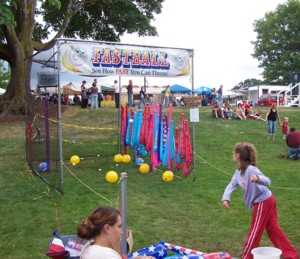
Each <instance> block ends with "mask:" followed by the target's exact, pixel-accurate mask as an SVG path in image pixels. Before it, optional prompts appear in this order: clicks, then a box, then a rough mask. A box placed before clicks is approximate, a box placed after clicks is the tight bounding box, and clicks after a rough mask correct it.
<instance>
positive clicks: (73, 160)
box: [70, 156, 80, 165]
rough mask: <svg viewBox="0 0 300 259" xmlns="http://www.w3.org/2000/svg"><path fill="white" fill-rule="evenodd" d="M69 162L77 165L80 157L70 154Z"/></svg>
mask: <svg viewBox="0 0 300 259" xmlns="http://www.w3.org/2000/svg"><path fill="white" fill-rule="evenodd" d="M70 162H71V164H72V165H77V164H79V163H80V158H79V156H71V158H70Z"/></svg>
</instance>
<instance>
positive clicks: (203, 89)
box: [195, 86, 212, 94]
mask: <svg viewBox="0 0 300 259" xmlns="http://www.w3.org/2000/svg"><path fill="white" fill-rule="evenodd" d="M211 90H212V89H211V88H209V87H206V86H200V87H199V88H196V89H195V93H196V94H203V93H204V92H205V93H206V94H210V93H211Z"/></svg>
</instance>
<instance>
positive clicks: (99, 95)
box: [94, 78, 103, 107]
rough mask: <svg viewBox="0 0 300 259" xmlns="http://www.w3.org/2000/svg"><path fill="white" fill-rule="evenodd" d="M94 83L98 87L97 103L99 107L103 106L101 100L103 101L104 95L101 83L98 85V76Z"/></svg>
mask: <svg viewBox="0 0 300 259" xmlns="http://www.w3.org/2000/svg"><path fill="white" fill-rule="evenodd" d="M94 83H95V84H96V86H97V88H98V100H97V105H98V107H101V102H102V101H103V95H102V91H101V85H100V86H98V80H97V78H95V79H94Z"/></svg>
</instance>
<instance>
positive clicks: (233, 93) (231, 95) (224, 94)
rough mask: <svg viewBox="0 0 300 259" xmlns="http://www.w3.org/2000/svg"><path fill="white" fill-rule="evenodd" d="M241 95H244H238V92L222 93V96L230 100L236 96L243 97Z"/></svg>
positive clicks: (228, 91)
mask: <svg viewBox="0 0 300 259" xmlns="http://www.w3.org/2000/svg"><path fill="white" fill-rule="evenodd" d="M243 95H245V94H243V93H240V92H234V91H230V90H227V91H224V93H223V96H229V97H230V98H235V97H237V96H243Z"/></svg>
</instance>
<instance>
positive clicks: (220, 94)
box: [217, 85, 223, 106]
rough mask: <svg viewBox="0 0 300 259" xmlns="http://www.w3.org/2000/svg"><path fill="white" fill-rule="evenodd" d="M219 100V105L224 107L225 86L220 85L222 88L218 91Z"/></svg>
mask: <svg viewBox="0 0 300 259" xmlns="http://www.w3.org/2000/svg"><path fill="white" fill-rule="evenodd" d="M217 93H218V100H219V104H220V106H222V105H223V85H220V88H219V89H218V92H217Z"/></svg>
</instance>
